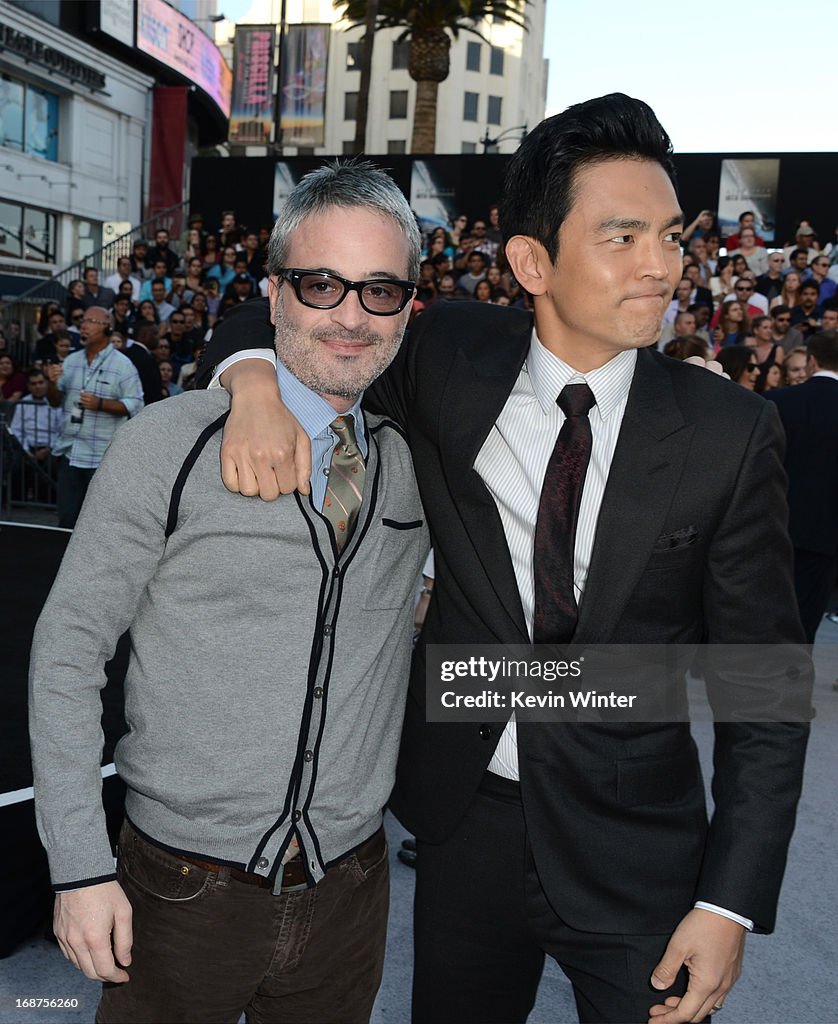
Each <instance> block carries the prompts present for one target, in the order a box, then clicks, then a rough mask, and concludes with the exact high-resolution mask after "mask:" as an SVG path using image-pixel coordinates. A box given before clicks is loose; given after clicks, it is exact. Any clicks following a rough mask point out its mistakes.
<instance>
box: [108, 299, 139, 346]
mask: <svg viewBox="0 0 838 1024" xmlns="http://www.w3.org/2000/svg"><path fill="white" fill-rule="evenodd" d="M111 318H112V320H113V327H114V330H115V331H119V332H120V334H123V335H124V336H125V337H126V338H128V337H130V336H131V334H132V332H133V329H134V323H135V322H136V316H135V315H134V310H133V308H132V306H131V300H130V299H129V298H128V296H127V295H117V297H116V298H115V299H114V303H113V307H112V308H111Z"/></svg>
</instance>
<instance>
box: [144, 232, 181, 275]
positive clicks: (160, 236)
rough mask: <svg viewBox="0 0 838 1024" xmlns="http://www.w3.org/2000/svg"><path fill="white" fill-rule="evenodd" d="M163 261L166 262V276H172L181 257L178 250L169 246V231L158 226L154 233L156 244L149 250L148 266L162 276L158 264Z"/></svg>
mask: <svg viewBox="0 0 838 1024" xmlns="http://www.w3.org/2000/svg"><path fill="white" fill-rule="evenodd" d="M159 261H162V262H163V263H164V264H165V268H166V269H165V276H166V277H171V276H172V275H173V274H174V272H175V271H176V270H177V268H178V265H179V263H180V259H179V258H178V255H177V253H176V252H174V250H173V249H171V248H170V247H169V232H168V231H167V230H166V229H165V228H158V229H157V231H155V233H154V245H152V246H151V248H150V249H149V250H148V255H147V256H146V260H145V263H146V266H147V267H150V268H151V272H152V274H154V275H156V276H161V275H160V274H159V271H158V269H157V267H156V264H157V263H158V262H159Z"/></svg>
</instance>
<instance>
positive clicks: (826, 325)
mask: <svg viewBox="0 0 838 1024" xmlns="http://www.w3.org/2000/svg"><path fill="white" fill-rule="evenodd" d="M821 330H822V331H838V308H836V306H834V305H829V306H825V307H824V310H823V315H822V316H821Z"/></svg>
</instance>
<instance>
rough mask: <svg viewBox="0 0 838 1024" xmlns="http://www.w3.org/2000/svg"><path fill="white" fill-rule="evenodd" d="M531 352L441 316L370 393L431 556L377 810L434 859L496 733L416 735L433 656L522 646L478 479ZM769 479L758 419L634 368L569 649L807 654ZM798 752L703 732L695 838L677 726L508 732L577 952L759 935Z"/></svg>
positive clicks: (468, 730)
mask: <svg viewBox="0 0 838 1024" xmlns="http://www.w3.org/2000/svg"><path fill="white" fill-rule="evenodd" d="M249 316H250V319H251V324H250V327H247V328H246V327H245V326H244V325H245V320H243V319H242V320H238V319H237V320H235V321H234V322H233V324H231V325H228V328H227V330H226V331H225V332H224V333H223V335H222V332H221V331H220V330H219V332H217V334H216V336H215V337H214V338H213V341H212V343H211V345H210V349H209V350H208V353H207V361H208V363H209V364H215V363H218V362H220V360H221V359H222V358H224V357H225V356H226V355H228V354H230V352H231V351H233V350H235V349H236V348H243V347H252V346H253V345H254V344H257V343H258V344H264V345H265V346H266V347H267V346H268V345H270V344H272V332H271V330H270V328H266V327H265V326H264V320H265V309H264V307H262V311H261V312H257V311H256V309H255V304H254V307H253V308H252V310H251V311H250V312H249ZM531 331H532V322H531V319H530V317H529V315H528V314H525V313H523V312H521V311H518V310H514V309H508V308H499V307H495V306H491V305H489V304H484V303H452V304H448V303H437V304H435V305H434V306H433V307H432V308H431V309H430V310H429V311H427V312H425V313H424V314H422V316H421V317H420V318H419V319H418V320H417V321H416V322H415V325H414V327H413V328H412V330H411V337H410V339H409V342H408V343H406V344H405V345H404V346H402V350H401V352H400V354H399V356H398V357H397V360H396V361H395V362H394V364H393V366H392V367H391V369H390V370H389V371H388V372H387V373H386V374H385V375H384V376H383V377H381V378H379V381H378V382H376V384H375V385H374V386H373V387H372V388H371V389H370V390H369V391H368V393H367V401H368V404H370V406H372V407H373V408H374V409H378V410H380V411H383V410H385V409H386V410H387V412H388V413H389V414H390V415H391V416H393V417H395V418H396V419H397V420H399V421H401V422H402V423H403V424H404V425H405V426H406V428H407V430H408V433H409V438H410V443H411V448H412V452H413V458H414V464H415V468H416V474H417V478H418V481H419V488H420V492H421V494H422V499H423V503H424V506H425V510H426V514H427V517H428V522H429V525H430V528H431V533H432V539H433V544H434V551H435V569H436V582H435V590H434V597H433V599H432V601H431V603H430V607H429V610H428V615H427V618H426V622H425V627H424V630H423V634H422V640H421V642H420V646H419V649H418V651H417V656H416V658H415V659H414V666H413V672H412V677H411V685H410V691H409V696H408V706H407V713H406V719H405V726H404V733H403V739H402V750H401V755H400V759H399V767H398V774H397V782H396V788H395V791H394V793H393V796H392V800H391V806H392V807H393V809H394V810H395V812H396V814H398V816H399V817H400V818H401V820H402V821H403V822H404V824H405V825H406V826H407V827H408V828H410V829H411V830H412V831H413V832H414V833H416V835H417V836H418V837H420V838H421V839H423V840H426V841H428V842H439V841H442V840H443V839H444V838H445V837H446V836H448V835H450V834H451V832H452V831H453V830H454V829H456V828H457V826H458V824H459V822H460V821H461V819H462V817H463V815H464V813H465V811H466V809H467V807H468V806H469V804H470V802H471V801H472V800H473V799H474V796H475V794H476V792H477V788H478V786H479V784H480V780H481V778H482V776H483V773H484V772H485V769H486V766H487V764H488V762H489V760H490V758H491V756H492V753H493V750H494V747H495V746H496V744H497V740H498V737H499V735H500V730H501V728H502V726H491V727H490V726H487V725H482V726H481V725H478V724H448V723H443V724H431V723H428V722H427V721H426V713H425V674H424V652H425V647H426V645H428V644H434V643H460V644H462V643H468V644H507V643H516V644H521V643H524V644H526V643H528V642H529V638H528V633H527V628H526V624H525V620H524V615H523V611H522V607H521V602H520V597H519V594H518V589H517V584H516V580H515V575H514V571H513V567H512V562H511V558H510V555H509V551H508V549H507V545H506V540H505V535H504V532H503V527H502V524H501V520H500V516H499V514H498V511H497V507H496V505H495V503H494V500H493V499H492V497H491V495H490V494H489V492H488V490H487V489H486V487H485V485H484V484H483V481H482V480H481V478H480V477H479V475H478V474H477V473H476V472H475V470H474V469H473V468H472V467H473V463H474V459H475V457H476V455H477V453H478V452H479V450H480V448H481V446H482V444H483V442H484V441H485V439H486V437H487V435H488V433H489V431H490V430H491V428H492V426H493V424H494V423H495V421H496V419H497V417H498V415H499V413H500V411H501V410H502V408H503V406H504V403H505V402H506V400H507V398H508V396H509V393H510V390H511V388H512V386H513V384H514V382H515V380H516V378H517V376H518V373H519V371H520V369H521V366H522V364H523V361H524V359H525V357H526V354H527V351H528V347H529V344H530V337H531ZM257 336H261V341H257ZM781 458H782V444H781V429H780V425H779V422H778V419H777V417H776V415H775V414H774V410H773V408H772V407H771V406H770V405H768V404H767V403H765V402H763V401H762V400H761V399H759V398H757V397H756V396H754V395H751V394H748V393H747V392H745V390H744V389H740V388H737V387H735V386H733V385H731V384H730V382H728V381H726V380H723V379H722V378H720V377H716V376H715V375H712V374H710V373H706V372H702V371H700V370H699V369H697V368H695V367H691V366H688V365H685V364H683V363H679V362H677V361H675V360H670V359H667V358H666V357H663V356H660V355H658V354H657V353H655V352H651V351H648V350H647V351H641V352H639V353H638V360H637V370H636V373H635V377H634V380H633V383H632V387H631V391H630V395H629V400H628V405H627V408H626V412H625V417H624V420H623V425H622V429H621V433H620V438H619V442H618V445H617V449H616V452H615V455H614V460H613V462H612V466H611V471H610V476H609V480H608V485H607V490H606V493H605V496H604V500H603V503H602V510H601V514H600V518H599V522H598V526H597V534H596V540H595V544H594V550H593V554H592V559H591V565H590V571H589V575H588V580H587V584H586V588H585V594H584V599H583V602H582V605H581V609H580V617H579V623H578V628H577V631H576V636H575V638H574V642H576V643H580V644H591V643H647V644H654V643H657V644H669V643H691V642H698V641H700V640H702V639H705V638H706V639H709V640H711V641H713V642H715V643H720V644H721V643H731V644H733V643H762V642H781V641H790V642H795V643H797V642H802V640H803V633H802V629H801V627H800V623H799V619H798V616H797V611H796V603H795V599H794V593H793V589H792V584H791V568H790V566H791V547H790V543H789V540H788V536H787V532H786V505H785V479H784V476H783V471H782V465H781ZM676 536H683V537H688V538H690V542H689V543H688V544H683V545H678V544H675V545H671V544H670V543H669V539H671V538H672V537H676ZM661 539H663V540H664V543H661ZM724 684H725V681H724V680H722V681H721V685H724ZM806 738H807V727H806V726H805V725H799V724H789V725H784V724H763V725H758V724H748V723H738V724H731V723H721V724H718V725H717V726H716V772H715V776H714V781H713V792H714V799H715V804H716V807H715V812H714V814H713V817H712V821H711V822H710V823H709V824H708V821H707V816H706V813H705V807H704V789H703V784H702V778H701V771H700V768H699V764H698V758H697V755H696V749H695V746H694V744H693V741H692V739H691V737H690V733H689V728H688V726H687V725H684V724H668V723H658V724H650V725H629V724H620V723H596V724H585V725H546V724H526V725H525V724H524V723H521V725H520V726H519V731H518V748H519V762H520V777H521V791H522V799H523V802H524V811H525V816H526V821H527V830H528V836H529V841H530V845H531V848H532V851H533V855H534V858H535V861H536V865H537V868H538V872H539V876H540V879H541V881H542V884H543V886H544V889H545V892H546V894H547V896H548V898H549V899H550V901H551V903H552V904H553V906H554V907H555V909H556V911H557V912H558V913H559V914H560V915H561V917H562V918H563V919H564V920H565V921H566V922H567V923H569V924H570V925H572V926H573V927H575V928H578V929H582V930H587V931H600V932H634V933H642V932H648V933H666V932H669V931H671V930H672V928H673V927H674V926H675V925H676V924H677V922H678V920H679V919H680V918H681V917H682V916H683V914H684V913H685V912H686V911H687V910H688V909H689V907H690V906H691V904H692V902H693V901H694V900H705V901H707V902H710V903H714V904H716V905H718V906H721V907H726V908H728V909H730V910H733V911H736V912H737V913H739V914H742V915H744V916H746V917H750V918H752V919H753V920H754V922H755V924H756V927H757V929H758V930H764V931H767V930H770V929H771V928H772V926H773V922H774V914H775V906H776V900H777V895H778V892H779V887H780V882H781V879H782V874H783V870H784V865H785V859H786V850H787V846H788V842H789V839H790V836H791V832H792V828H793V824H794V815H795V807H796V803H797V799H798V796H799V791H800V784H801V778H802V764H803V757H804V752H805V745H806ZM477 855H479V854H477ZM503 884H504V879H502V878H499V879H498V885H503Z"/></svg>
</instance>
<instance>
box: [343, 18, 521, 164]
mask: <svg viewBox="0 0 838 1024" xmlns="http://www.w3.org/2000/svg"><path fill="white" fill-rule="evenodd" d="M526 3H529V0H378V5H377V6H378V10H377V13H376V14H375V31H376V32H379V31H380V30H381V29H385V28H401V29H404V31H403V32H402V33H401V35H400V36H399V37H398V41H399V42H403V41H405V40H408V41H409V44H410V47H409V50H408V61H407V71H408V74H409V75H410V77H411V78H412V79H413V80H414V82H416V107H415V109H414V112H413V138H412V140H411V143H410V151H411V153H433V152H435V151H436V103H437V92H438V90H439V83H440V82H444V81H445V79H446V78H447V77H448V71H449V68H450V58H449V52H450V50H451V39H452V38H454V39H457V38H458V37H459V34H460V32H471V33H472V34H473V35H476V36H477V37H478V38H480V39H483V40H484V42H485V41H486V40H485V37H484V36H483V35H482V34H481V32H480V31H479V29H478V26H479V25H480V23H481V22H482V21H484V20H485V19H487V18H489V17H491V18H493V19H495V20H498V21H509V22H511V23H512V24H513V25H518V26H519V27H520V28H522V29H524V30H526V28H527V18H526V15H525V14H524V9H523V8H524V4H526ZM334 4H335V8H336V9H337V10H340V11H341V12H342V16H343V18H344V19H345V20H346V21H348V22H349V23H350V25H352V26H356V25H365V24H368V21H367V18H368V16H369V15H370V11H371V0H334ZM370 20H371V19H370ZM368 31H369V30H368ZM367 88H369V86H368V85H367ZM358 101H359V109H364V110H366V107H365V105H364V97H362V96H360V95H359V96H358ZM358 134H359V135H360V129H359V133H358Z"/></svg>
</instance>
